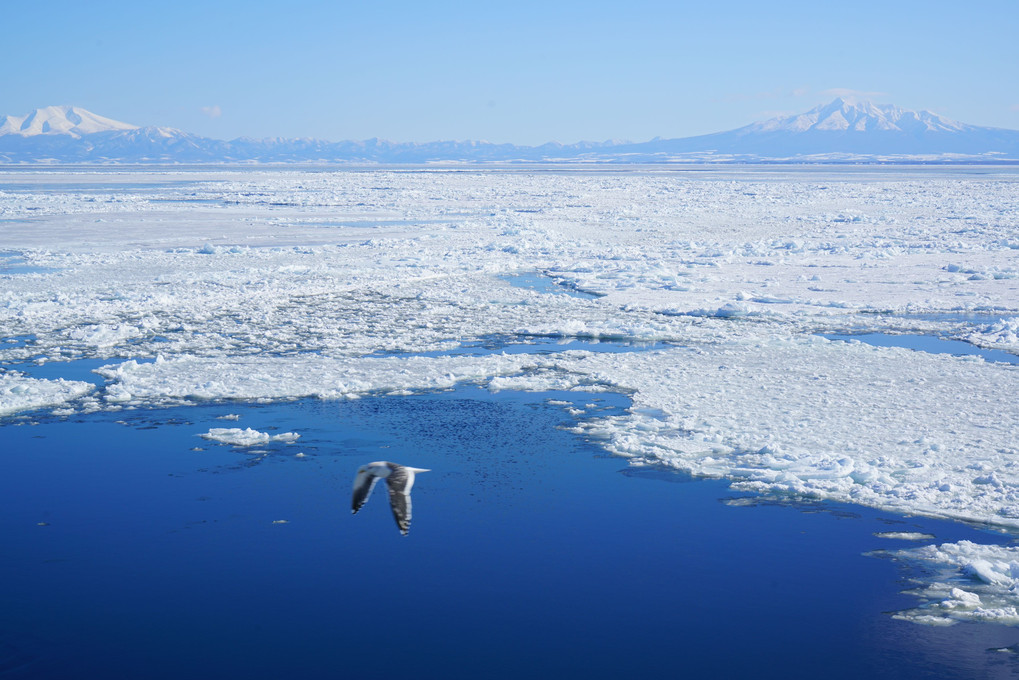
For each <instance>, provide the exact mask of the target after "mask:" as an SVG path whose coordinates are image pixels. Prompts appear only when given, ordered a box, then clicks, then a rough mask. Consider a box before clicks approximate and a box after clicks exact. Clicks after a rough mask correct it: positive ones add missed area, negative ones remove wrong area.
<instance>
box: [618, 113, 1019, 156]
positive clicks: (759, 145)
mask: <svg viewBox="0 0 1019 680" xmlns="http://www.w3.org/2000/svg"><path fill="white" fill-rule="evenodd" d="M635 146H636V147H637V149H638V150H645V151H649V152H650V151H652V149H654V151H653V152H654V153H671V154H690V153H712V154H715V155H717V156H740V157H741V158H740V159H739V160H754V159H760V160H777V159H781V160H813V159H819V160H824V158H819V157H827V159H830V160H840V159H841V160H862V161H868V160H872V161H873V160H885V159H887V160H933V161H938V160H941V161H951V160H955V159H957V157H968V158H958V160H971V161H992V160H1006V159H1007V160H1016V159H1019V131H1017V130H1006V129H1002V128H987V127H978V126H975V125H966V124H964V123H960V122H958V121H954V120H950V119H948V118H944V117H942V116H939V115H937V114H935V113H931V112H930V111H910V110H906V109H901V108H899V107H897V106H878V105H875V104H872V103H870V102H866V101H862V102H857V101H853V100H849V99H843V98H838V99H835V100H834V101H832V102H830V103H828V104H824V105H822V106H818V107H816V108H813V109H811V110H810V111H807V112H806V113H801V114H798V115H792V116H783V117H779V118H773V119H771V120H765V121H761V122H758V123H752V124H751V125H747V126H745V127H741V128H737V129H735V130H730V131H728V132H718V133H715V134H711V135H702V136H699V137H686V138H683V139H671V140H655V141H653V142H649V143H647V144H646V145H635ZM889 157H892V158H889ZM910 157H912V158H910ZM921 157H925V158H921Z"/></svg>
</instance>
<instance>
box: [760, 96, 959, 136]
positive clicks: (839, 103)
mask: <svg viewBox="0 0 1019 680" xmlns="http://www.w3.org/2000/svg"><path fill="white" fill-rule="evenodd" d="M971 128H972V126H969V125H965V124H963V123H960V122H958V121H954V120H951V119H949V118H944V117H942V116H939V115H937V114H936V113H931V112H930V111H909V110H907V109H901V108H899V107H898V106H892V105H885V106H878V105H875V104H872V103H871V102H869V101H860V102H857V101H854V100H851V99H844V98H841V97H840V98H838V99H836V100H834V101H832V102H830V103H828V104H824V105H822V106H818V107H815V108H813V109H811V110H810V111H807V112H806V113H801V114H798V115H793V116H783V117H780V118H772V119H771V120H766V121H762V122H759V123H754V124H753V125H751V126H749V127H748V128H745V130H746V131H747V132H776V131H784V132H807V131H808V130H827V131H839V130H841V131H850V130H851V131H854V132H865V131H869V130H883V131H898V132H964V131H966V130H969V129H971Z"/></svg>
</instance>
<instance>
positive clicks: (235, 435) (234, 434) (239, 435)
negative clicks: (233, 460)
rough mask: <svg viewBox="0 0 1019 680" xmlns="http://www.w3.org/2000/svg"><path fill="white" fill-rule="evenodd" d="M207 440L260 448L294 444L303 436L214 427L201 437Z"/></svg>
mask: <svg viewBox="0 0 1019 680" xmlns="http://www.w3.org/2000/svg"><path fill="white" fill-rule="evenodd" d="M200 436H201V437H203V438H205V439H211V440H212V441H217V442H220V443H222V444H231V445H233V446H258V445H260V444H267V443H269V442H293V441H297V439H298V438H299V437H300V436H301V435H299V434H297V433H296V432H284V433H282V434H277V435H270V434H269V433H268V432H259V431H258V430H253V429H251V428H250V427H249V428H245V429H243V430H242V429H240V428H239V427H214V428H212V429H210V430H209V431H208V432H206V433H204V434H202V435H200Z"/></svg>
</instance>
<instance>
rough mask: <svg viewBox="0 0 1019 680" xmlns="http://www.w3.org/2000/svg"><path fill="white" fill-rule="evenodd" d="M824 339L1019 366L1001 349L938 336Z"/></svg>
mask: <svg viewBox="0 0 1019 680" xmlns="http://www.w3.org/2000/svg"><path fill="white" fill-rule="evenodd" d="M822 337H825V338H828V339H829V340H844V341H849V340H857V341H859V342H863V343H866V344H868V345H875V346H877V347H904V348H906V349H912V350H916V351H918V352H930V353H932V354H951V355H953V356H978V357H982V358H983V359H984V360H985V361H997V362H1004V363H1008V364H1019V355H1015V354H1011V353H1009V352H1004V351H1002V350H1000V349H984V348H982V347H977V346H976V345H971V344H970V343H968V342H963V341H962V340H946V339H944V338H939V337H938V336H936V335H912V334H902V335H893V334H891V333H848V334H844V333H826V334H824V335H823V336H822Z"/></svg>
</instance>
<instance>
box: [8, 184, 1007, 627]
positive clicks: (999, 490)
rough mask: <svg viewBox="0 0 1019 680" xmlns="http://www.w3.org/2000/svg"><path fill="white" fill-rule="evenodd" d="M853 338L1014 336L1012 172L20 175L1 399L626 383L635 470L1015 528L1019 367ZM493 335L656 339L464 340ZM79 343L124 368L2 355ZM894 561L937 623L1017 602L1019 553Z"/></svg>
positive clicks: (351, 393) (621, 386) (11, 227)
mask: <svg viewBox="0 0 1019 680" xmlns="http://www.w3.org/2000/svg"><path fill="white" fill-rule="evenodd" d="M5 263H6V264H5ZM522 273H526V274H535V273H536V274H538V275H540V276H542V277H544V278H546V279H548V280H550V281H554V282H556V284H558V285H550V289H549V290H536V289H531V288H526V287H520V286H518V285H511V281H509V280H508V278H509V277H511V276H512V275H515V274H522ZM578 290H579V291H585V292H588V293H591V294H595V295H597V297H595V295H588V296H580V295H576V294H565V293H567V292H571V293H576V291H578ZM848 331H853V332H860V331H867V332H884V333H891V334H903V333H912V334H928V335H929V334H939V335H942V336H944V337H948V338H954V339H959V340H966V341H968V342H970V343H973V344H975V345H979V346H981V347H986V348H994V349H999V350H1006V351H1009V352H1013V353H1019V171H1016V170H1014V169H1012V170H1009V169H994V168H968V169H967V168H957V169H947V170H946V169H911V170H907V169H882V168H874V169H845V170H840V169H832V168H828V169H819V168H813V169H810V168H805V169H786V170H783V169H776V168H770V169H769V168H758V169H745V170H744V169H725V170H720V169H703V168H701V169H694V170H686V171H679V170H649V169H630V170H627V169H618V168H617V169H604V168H602V169H589V170H548V169H546V170H524V169H517V170H512V169H505V170H500V169H490V170H484V169H482V170H478V169H464V168H424V169H415V170H410V169H407V170H391V169H390V170H385V169H376V170H339V171H333V170H330V171H321V172H320V171H299V170H276V169H270V170H238V169H233V170H221V171H220V170H200V171H187V170H164V171H155V170H144V171H142V170H139V171H129V170H119V169H107V170H102V169H95V170H83V171H74V172H72V171H67V170H44V171H39V170H35V171H33V170H17V169H7V170H2V171H0V361H2V362H4V363H5V364H6V365H7V368H4V369H0V417H3V418H4V419H7V420H10V419H16V418H18V417H19V415H18V414H19V412H26V411H30V410H35V409H40V408H43V407H45V408H47V409H49V410H56V412H57V413H74V412H82V411H89V410H95V409H119V408H125V407H133V406H151V405H160V404H167V403H181V402H188V401H195V400H208V399H243V400H275V399H293V398H300V397H319V398H323V399H350V398H356V397H359V396H364V395H370V394H371V395H378V394H382V395H385V394H405V393H409V392H415V391H421V390H435V389H444V388H449V387H452V386H455V385H457V384H460V383H473V384H479V385H482V386H485V387H487V388H488V389H491V390H502V389H525V390H545V389H550V388H555V389H572V388H582V389H584V390H587V391H590V390H612V391H623V392H625V393H626V394H628V395H630V396H631V398H632V400H633V407H632V408H631V409H630V411H629V413H628V414H627V415H626V416H623V417H609V418H596V419H594V420H588V421H584V422H585V425H584V426H583V430H584V433H585V434H587V435H589V436H592V437H595V438H596V439H597V440H598V441H599V442H600V443H601V444H602V445H603V446H604V447H605V448H606V449H607V450H609V451H611V452H613V453H616V454H618V455H620V456H625V457H628V458H630V459H631V461H632V462H633V464H635V465H647V464H655V465H666V466H670V467H673V468H677V469H680V470H684V471H687V472H689V473H691V474H693V475H700V476H710V477H724V478H728V479H731V480H732V481H733V483H734V484H735V485H736V486H737V487H738V488H741V489H747V490H753V491H758V492H762V493H779V494H785V493H792V494H797V495H803V496H807V497H813V498H822V499H832V500H837V501H843V502H849V503H857V504H862V505H867V506H873V507H877V508H882V509H886V510H888V511H894V512H897V513H904V514H922V515H929V516H935V517H946V518H954V519H959V520H965V521H970V522H974V523H986V524H990V525H994V526H998V527H1000V528H1002V529H1006V530H1012V531H1017V530H1019V366H1015V365H1010V364H1007V363H998V362H988V361H984V360H983V359H981V358H978V357H970V358H963V357H958V356H952V355H950V354H932V353H925V352H918V351H912V350H909V349H901V348H881V347H874V346H871V345H868V344H863V343H849V342H841V341H832V340H827V339H825V338H823V337H820V335H819V334H821V333H838V332H848ZM492 338H498V340H499V341H500V342H508V343H527V342H533V341H534V340H535V339H536V338H541V339H542V342H546V343H547V342H548V338H556V339H561V340H562V341H563V342H564V343H569V341H576V340H578V339H581V340H587V341H590V340H594V339H601V340H611V341H617V342H618V341H628V342H632V343H635V346H634V348H633V351H629V352H602V351H597V350H598V347H597V345H590V344H585V345H583V346H584V347H585V348H589V349H583V350H575V349H570V345H569V344H564V350H565V351H561V352H543V353H528V352H526V351H524V352H520V351H519V348H515V350H516V351H515V352H513V353H511V352H506V353H501V352H496V353H491V354H483V355H478V356H471V355H463V354H455V353H450V352H448V351H447V352H445V353H444V352H443V350H451V349H453V348H456V347H458V346H459V345H461V343H462V342H468V341H471V340H478V339H489V340H491V339H492ZM640 343H645V344H646V345H650V347H647V346H644V347H642V346H641V344H640ZM576 344H578V343H574V345H576ZM79 358H102V359H108V360H109V361H108V365H107V366H106V367H105V368H104V369H102V370H101V374H102V375H103V376H104V377H106V378H107V379H108V382H107V384H106V386H105V387H97V386H95V385H93V384H90V383H85V382H75V381H65V380H38V379H32V378H29V377H27V375H25V374H22V373H19V372H16V371H13V370H11V369H10V366H11V364H13V363H15V362H25V361H35V362H41V361H48V362H59V361H68V360H73V359H79ZM227 430H228V428H224V430H223V432H219V433H215V435H216V436H221V437H227V438H229V437H230V436H238V437H242V438H243V437H247V438H249V439H251V438H254V439H260V438H261V436H262V435H263V434H264V433H258V432H254V431H252V432H242V431H240V430H237V431H229V432H228V431H227ZM212 434H214V433H210V435H212ZM288 434H293V435H294V436H298V433H288ZM264 436H268V435H264ZM897 554H898V556H899V557H901V558H902V559H906V560H915V561H919V562H923V563H930V564H934V565H937V569H935V571H936V572H937V573H938V574H940V576H939V577H938V579H937V580H936V581H935V582H932V583H928V584H927V586H926V587H925V590H924V593H923V594H924V596H925V597H926V598H927V603H928V606H926V607H925V608H924V609H922V610H917V611H916V612H914V613H913V614H911V615H912V616H913V617H914V618H915V619H916V620H920V621H923V622H927V623H935V622H936V623H950V622H953V621H957V620H963V619H978V620H995V621H1000V622H1003V623H1009V624H1019V611H1017V608H1019V592H1017V591H1019V549H1017V548H1012V547H1008V546H999V545H994V546H982V545H978V544H975V543H970V542H965V541H964V542H959V543H954V544H945V545H941V546H938V545H932V546H924V547H919V548H916V549H912V550H907V551H900V552H899V553H897ZM932 603H933V604H932ZM909 615H910V614H907V616H909Z"/></svg>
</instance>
